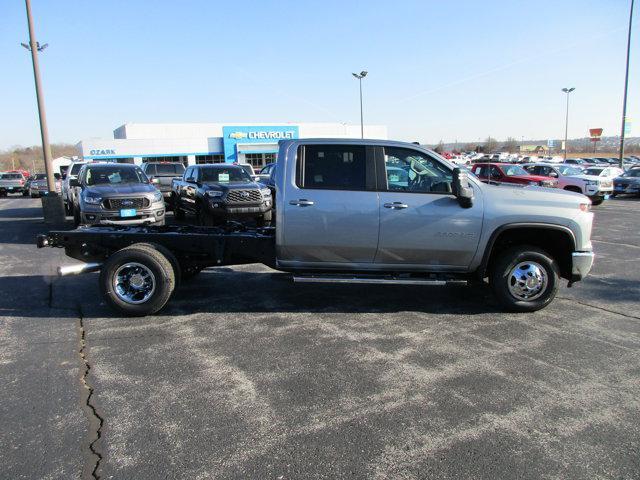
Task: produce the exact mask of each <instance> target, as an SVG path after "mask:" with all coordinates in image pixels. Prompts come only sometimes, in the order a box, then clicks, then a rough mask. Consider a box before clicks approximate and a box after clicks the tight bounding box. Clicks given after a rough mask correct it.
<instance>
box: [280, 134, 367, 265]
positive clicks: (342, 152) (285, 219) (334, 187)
mask: <svg viewBox="0 0 640 480" xmlns="http://www.w3.org/2000/svg"><path fill="white" fill-rule="evenodd" d="M373 151H374V149H373V148H372V147H367V146H364V145H358V144H349V143H348V142H345V144H344V145H336V144H335V143H331V144H321V143H319V144H303V145H300V146H299V147H298V149H297V155H296V158H295V161H294V159H293V158H292V159H291V160H290V161H289V162H288V164H287V165H286V171H282V170H284V169H281V168H280V166H278V169H279V171H278V173H279V174H281V175H282V174H284V175H286V177H285V179H284V197H283V199H282V203H279V207H278V208H284V212H283V213H284V215H281V216H279V217H278V222H281V223H279V224H278V227H277V228H279V229H282V241H281V242H279V246H278V263H279V265H282V266H290V267H305V266H306V267H317V268H324V267H326V268H345V269H355V268H358V264H371V263H373V260H374V256H375V253H376V248H377V245H378V228H379V216H378V194H377V192H376V191H375V175H374V168H375V167H374V159H373ZM279 183H280V184H281V185H282V183H281V182H279ZM280 194H281V193H278V195H280ZM282 205H283V207H282ZM280 219H282V220H280Z"/></svg>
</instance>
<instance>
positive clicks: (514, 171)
mask: <svg viewBox="0 0 640 480" xmlns="http://www.w3.org/2000/svg"><path fill="white" fill-rule="evenodd" d="M502 171H503V172H504V174H505V175H508V176H509V177H513V176H514V175H529V173H528V172H527V171H526V170H525V169H524V168H522V167H520V166H518V165H509V166H508V167H503V168H502Z"/></svg>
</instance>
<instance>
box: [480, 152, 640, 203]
mask: <svg viewBox="0 0 640 480" xmlns="http://www.w3.org/2000/svg"><path fill="white" fill-rule="evenodd" d="M470 171H471V173H473V174H474V175H475V176H476V177H478V178H479V179H480V180H481V181H483V182H485V183H491V184H495V185H500V184H519V185H536V186H541V187H550V188H561V189H563V190H568V191H571V192H577V193H581V194H583V195H586V196H587V197H589V198H590V199H591V202H592V203H593V205H599V204H601V203H602V202H603V201H604V200H605V199H607V198H608V197H609V196H616V195H622V194H640V166H632V167H630V168H629V169H628V170H626V171H625V170H623V169H621V168H618V167H616V166H590V167H587V168H581V167H580V166H579V165H577V164H569V163H562V164H552V163H544V162H538V163H527V164H522V165H513V164H505V163H475V164H473V165H472V167H471V168H470Z"/></svg>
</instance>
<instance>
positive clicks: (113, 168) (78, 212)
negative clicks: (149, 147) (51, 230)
mask: <svg viewBox="0 0 640 480" xmlns="http://www.w3.org/2000/svg"><path fill="white" fill-rule="evenodd" d="M69 187H70V188H71V190H72V197H73V198H74V199H75V200H74V203H73V206H72V211H73V219H74V223H75V224H76V225H80V224H103V225H149V224H153V225H158V226H159V225H164V221H165V220H164V214H165V206H164V200H163V198H162V193H161V192H160V191H159V190H158V189H157V188H155V187H154V186H153V184H151V182H150V181H149V179H148V178H147V177H146V176H145V174H144V173H142V170H140V167H138V166H137V165H130V164H124V163H89V164H86V165H85V166H83V167H82V168H81V169H80V172H78V178H75V179H71V181H70V182H69Z"/></svg>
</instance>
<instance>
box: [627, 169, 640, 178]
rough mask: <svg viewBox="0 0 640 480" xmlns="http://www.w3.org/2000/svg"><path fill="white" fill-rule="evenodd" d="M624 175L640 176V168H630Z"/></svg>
mask: <svg viewBox="0 0 640 480" xmlns="http://www.w3.org/2000/svg"><path fill="white" fill-rule="evenodd" d="M623 176H625V177H640V168H637V169H633V170H629V171H628V172H627V173H625V174H624V175H623Z"/></svg>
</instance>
